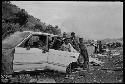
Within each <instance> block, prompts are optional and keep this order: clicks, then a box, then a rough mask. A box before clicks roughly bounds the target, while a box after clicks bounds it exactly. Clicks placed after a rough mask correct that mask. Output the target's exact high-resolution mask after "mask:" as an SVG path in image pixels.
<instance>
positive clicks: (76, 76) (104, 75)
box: [11, 47, 123, 83]
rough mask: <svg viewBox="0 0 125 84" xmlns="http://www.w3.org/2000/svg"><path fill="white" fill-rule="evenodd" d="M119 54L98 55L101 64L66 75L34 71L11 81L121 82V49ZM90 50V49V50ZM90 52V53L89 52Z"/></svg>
mask: <svg viewBox="0 0 125 84" xmlns="http://www.w3.org/2000/svg"><path fill="white" fill-rule="evenodd" d="M89 49H91V47H89ZM117 50H119V49H117ZM120 50H121V52H120V53H121V54H120V55H119V56H112V58H111V57H98V58H99V59H100V60H102V61H103V62H105V63H104V64H103V65H102V66H93V65H90V69H89V70H88V71H80V72H76V73H72V74H71V75H68V76H66V74H63V73H59V72H55V71H50V70H47V71H35V72H30V73H29V72H28V73H26V72H25V74H24V73H22V74H21V73H20V75H16V76H15V77H14V78H13V79H12V80H11V82H12V83H14V82H20V83H33V82H34V83H43V80H44V82H46V83H47V82H53V83H54V82H56V83H122V82H123V54H122V52H123V49H120ZM91 52H92V51H91ZM89 54H91V53H89Z"/></svg>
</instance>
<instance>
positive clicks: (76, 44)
mask: <svg viewBox="0 0 125 84" xmlns="http://www.w3.org/2000/svg"><path fill="white" fill-rule="evenodd" d="M70 43H71V45H72V46H73V48H74V49H76V50H77V51H78V52H79V50H80V49H79V45H78V41H77V39H76V36H75V33H74V32H72V33H71V37H70Z"/></svg>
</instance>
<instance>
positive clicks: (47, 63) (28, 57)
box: [2, 31, 80, 73]
mask: <svg viewBox="0 0 125 84" xmlns="http://www.w3.org/2000/svg"><path fill="white" fill-rule="evenodd" d="M36 37H39V40H41V41H42V42H43V43H44V47H45V48H46V49H43V48H39V47H38V46H37V44H35V45H34V44H33V45H31V47H27V44H28V43H27V42H28V41H29V39H31V38H35V40H36V39H37V38H36ZM50 37H51V38H54V37H56V36H55V35H52V34H48V33H42V32H32V31H24V32H17V33H15V34H14V35H13V36H11V40H8V41H7V40H6V41H5V42H3V43H4V44H2V47H3V48H6V47H10V48H12V47H14V48H15V53H14V60H13V70H14V72H19V71H24V70H25V71H33V70H44V69H50V70H56V71H61V72H64V73H66V72H70V71H71V67H70V65H71V64H72V63H73V62H77V59H78V57H79V56H80V54H79V53H78V52H68V51H62V50H55V49H52V48H49V38H50ZM9 41H10V42H9ZM28 46H29V45H28Z"/></svg>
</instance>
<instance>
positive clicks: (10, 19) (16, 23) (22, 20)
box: [2, 1, 61, 39]
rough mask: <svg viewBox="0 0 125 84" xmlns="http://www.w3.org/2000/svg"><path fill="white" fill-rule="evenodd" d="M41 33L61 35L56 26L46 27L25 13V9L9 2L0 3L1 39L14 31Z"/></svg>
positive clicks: (43, 23)
mask: <svg viewBox="0 0 125 84" xmlns="http://www.w3.org/2000/svg"><path fill="white" fill-rule="evenodd" d="M24 30H32V31H41V32H46V33H51V34H61V30H60V29H59V28H58V26H57V25H54V26H53V25H51V24H49V25H47V24H46V23H45V22H42V21H40V19H38V18H35V17H34V16H32V15H30V14H28V13H27V11H26V10H25V9H20V8H19V7H17V6H16V5H14V4H12V3H11V2H10V1H3V2H2V39H4V38H5V37H7V36H8V35H9V34H10V33H13V32H15V31H24Z"/></svg>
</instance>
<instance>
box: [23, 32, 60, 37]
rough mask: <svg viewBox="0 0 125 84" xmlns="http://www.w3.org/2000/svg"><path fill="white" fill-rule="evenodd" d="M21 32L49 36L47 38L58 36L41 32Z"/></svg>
mask: <svg viewBox="0 0 125 84" xmlns="http://www.w3.org/2000/svg"><path fill="white" fill-rule="evenodd" d="M23 32H30V33H31V34H40V35H49V36H52V37H54V36H58V35H54V34H49V33H43V32H34V31H23Z"/></svg>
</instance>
